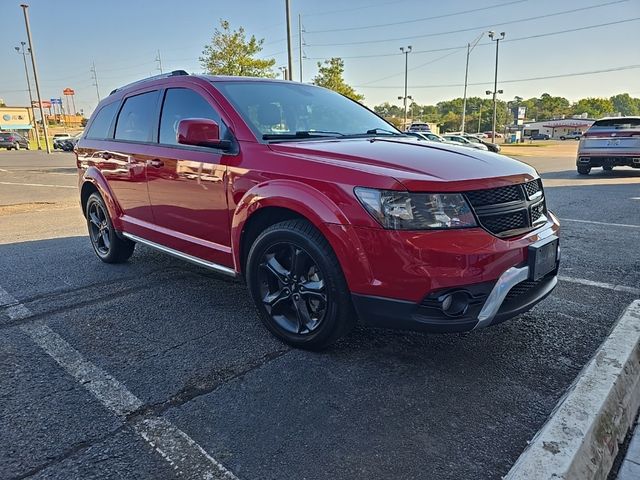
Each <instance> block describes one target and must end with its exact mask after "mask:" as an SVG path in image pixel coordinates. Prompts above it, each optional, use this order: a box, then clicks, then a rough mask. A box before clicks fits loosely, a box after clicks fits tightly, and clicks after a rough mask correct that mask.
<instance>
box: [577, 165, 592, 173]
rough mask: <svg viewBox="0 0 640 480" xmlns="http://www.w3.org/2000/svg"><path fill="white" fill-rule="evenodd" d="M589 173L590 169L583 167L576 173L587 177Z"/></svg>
mask: <svg viewBox="0 0 640 480" xmlns="http://www.w3.org/2000/svg"><path fill="white" fill-rule="evenodd" d="M589 172H591V167H583V166H579V167H578V173H579V174H580V175H589Z"/></svg>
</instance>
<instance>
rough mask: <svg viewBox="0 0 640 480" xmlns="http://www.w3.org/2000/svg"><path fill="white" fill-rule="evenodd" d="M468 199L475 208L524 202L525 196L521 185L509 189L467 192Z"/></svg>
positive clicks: (511, 186) (500, 188) (510, 186)
mask: <svg viewBox="0 0 640 480" xmlns="http://www.w3.org/2000/svg"><path fill="white" fill-rule="evenodd" d="M467 198H468V199H469V202H470V203H471V205H473V206H474V207H484V206H486V205H495V204H497V203H507V202H513V201H517V200H522V199H523V196H522V189H521V188H520V186H519V185H509V186H508V187H499V188H491V189H488V190H475V191H473V192H467Z"/></svg>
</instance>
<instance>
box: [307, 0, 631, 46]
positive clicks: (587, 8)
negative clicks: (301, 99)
mask: <svg viewBox="0 0 640 480" xmlns="http://www.w3.org/2000/svg"><path fill="white" fill-rule="evenodd" d="M628 1H629V0H614V1H612V2H607V3H600V4H598V5H590V6H587V7H580V8H574V9H571V10H564V11H562V12H555V13H547V14H545V15H538V16H535V17H525V18H519V19H517V20H509V21H507V22H499V23H490V24H486V25H476V26H474V27H469V28H461V29H458V30H449V31H447V32H434V33H426V34H423V35H411V36H408V37H396V38H385V39H382V40H363V41H358V42H342V43H316V44H314V45H310V46H314V47H338V46H347V45H365V44H366V45H370V44H372V43H386V42H399V41H404V40H414V39H417V38H427V37H438V36H442V35H448V34H450V33H462V32H470V31H477V30H484V29H487V28H494V27H498V26H503V25H511V24H514V23H522V22H530V21H533V20H540V19H543V18H550V17H556V16H559V15H566V14H569V13H575V12H582V11H585V10H592V9H594V8H601V7H608V6H610V5H616V4H620V3H626V2H628Z"/></svg>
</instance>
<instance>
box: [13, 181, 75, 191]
mask: <svg viewBox="0 0 640 480" xmlns="http://www.w3.org/2000/svg"><path fill="white" fill-rule="evenodd" d="M0 185H20V186H22V187H47V188H73V189H75V190H77V189H78V187H76V186H72V185H49V184H46V183H18V182H0Z"/></svg>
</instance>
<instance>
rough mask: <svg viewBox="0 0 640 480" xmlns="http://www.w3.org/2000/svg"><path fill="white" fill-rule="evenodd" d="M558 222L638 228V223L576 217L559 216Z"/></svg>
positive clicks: (639, 226)
mask: <svg viewBox="0 0 640 480" xmlns="http://www.w3.org/2000/svg"><path fill="white" fill-rule="evenodd" d="M560 222H577V223H591V224H593V225H605V226H607V227H627V228H640V225H632V224H629V223H607V222H596V221H595V220H578V219H576V218H561V219H560Z"/></svg>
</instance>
